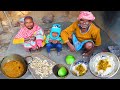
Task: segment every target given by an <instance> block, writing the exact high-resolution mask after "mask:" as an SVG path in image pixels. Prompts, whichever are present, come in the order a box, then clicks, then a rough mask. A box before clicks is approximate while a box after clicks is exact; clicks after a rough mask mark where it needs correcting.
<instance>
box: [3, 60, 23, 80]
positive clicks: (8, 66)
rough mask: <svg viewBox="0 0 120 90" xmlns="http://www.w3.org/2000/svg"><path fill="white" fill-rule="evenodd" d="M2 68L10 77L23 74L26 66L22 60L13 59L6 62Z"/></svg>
mask: <svg viewBox="0 0 120 90" xmlns="http://www.w3.org/2000/svg"><path fill="white" fill-rule="evenodd" d="M2 70H3V71H4V74H5V75H6V76H8V77H10V78H17V77H20V76H22V75H23V73H24V71H25V68H24V65H23V64H22V63H21V62H20V61H17V60H13V61H9V62H7V63H5V64H4V65H3V67H2Z"/></svg>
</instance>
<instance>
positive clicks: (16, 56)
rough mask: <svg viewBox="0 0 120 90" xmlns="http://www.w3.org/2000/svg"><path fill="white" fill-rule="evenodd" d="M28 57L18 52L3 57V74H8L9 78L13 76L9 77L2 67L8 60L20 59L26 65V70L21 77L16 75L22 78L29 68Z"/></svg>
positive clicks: (0, 65)
mask: <svg viewBox="0 0 120 90" xmlns="http://www.w3.org/2000/svg"><path fill="white" fill-rule="evenodd" d="M27 57H30V56H27ZM27 57H22V56H21V55H18V54H11V55H9V56H5V57H4V58H3V59H2V61H1V62H0V70H1V72H2V74H3V75H4V76H6V77H7V78H11V77H8V76H7V75H6V74H5V72H4V70H3V69H2V68H3V66H4V64H5V63H8V62H10V61H13V60H17V61H20V62H21V63H22V64H23V66H24V72H23V74H22V75H21V76H19V77H16V78H21V77H22V76H23V75H24V74H25V73H26V72H27V69H28V63H27V61H26V58H27Z"/></svg>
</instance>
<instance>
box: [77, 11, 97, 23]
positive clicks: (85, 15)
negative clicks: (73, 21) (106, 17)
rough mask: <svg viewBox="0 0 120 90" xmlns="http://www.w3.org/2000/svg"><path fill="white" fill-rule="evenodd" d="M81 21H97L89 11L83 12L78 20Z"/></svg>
mask: <svg viewBox="0 0 120 90" xmlns="http://www.w3.org/2000/svg"><path fill="white" fill-rule="evenodd" d="M80 19H86V20H91V21H94V20H95V16H94V15H93V14H92V12H89V11H81V12H80V14H79V16H78V18H77V20H80Z"/></svg>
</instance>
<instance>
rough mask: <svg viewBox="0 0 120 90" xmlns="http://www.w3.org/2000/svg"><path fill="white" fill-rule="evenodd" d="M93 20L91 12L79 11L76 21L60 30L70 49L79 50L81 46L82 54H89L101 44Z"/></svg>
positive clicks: (98, 31) (98, 30)
mask: <svg viewBox="0 0 120 90" xmlns="http://www.w3.org/2000/svg"><path fill="white" fill-rule="evenodd" d="M94 20H95V17H94V15H93V14H92V12H89V11H81V12H80V15H79V17H78V18H77V21H75V22H74V23H73V24H72V25H70V26H69V27H67V28H66V29H65V30H63V31H62V32H61V38H62V40H63V42H64V43H66V44H67V45H68V47H69V48H70V51H79V50H81V49H82V47H83V50H84V52H83V54H82V55H84V56H89V55H91V54H92V53H93V50H94V49H95V48H96V47H98V46H100V45H101V36H100V28H98V27H97V26H95V25H94V24H93V23H92V22H93V21H94ZM71 41H72V43H73V44H72V43H71Z"/></svg>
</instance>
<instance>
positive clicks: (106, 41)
mask: <svg viewBox="0 0 120 90" xmlns="http://www.w3.org/2000/svg"><path fill="white" fill-rule="evenodd" d="M59 24H61V25H62V28H63V29H64V28H66V27H67V26H69V25H70V24H71V22H64V23H63V22H62V23H59ZM40 26H41V27H43V28H50V27H51V26H52V24H47V25H40ZM15 34H16V33H15ZM101 37H102V45H101V46H100V47H99V48H98V49H97V50H95V52H94V53H93V55H95V54H97V53H99V52H102V51H108V48H107V47H108V46H110V45H116V44H115V43H114V42H113V41H112V40H111V39H110V38H109V37H108V35H107V34H106V33H105V32H104V30H101ZM81 52H82V51H79V52H70V51H69V49H68V48H67V46H66V45H64V46H63V50H62V53H61V55H60V56H57V54H56V51H51V55H52V56H51V60H53V61H55V62H56V63H57V64H64V65H66V66H67V67H68V69H69V68H70V65H67V64H66V63H65V56H66V55H68V54H71V55H74V56H75V58H76V59H77V60H85V61H87V62H88V61H89V59H90V57H88V58H83V57H82V55H81ZM38 53H40V54H42V55H44V56H47V52H46V49H45V48H42V50H41V51H40V52H38ZM9 54H20V55H22V56H24V57H25V56H27V55H29V54H30V53H28V52H26V51H25V50H24V48H23V47H22V46H21V45H13V44H12V40H11V43H10V45H9V47H8V50H7V51H6V53H5V56H6V55H9ZM119 74H120V70H119V71H118V73H117V74H116V75H115V76H113V77H112V78H110V79H119V78H120V76H119ZM0 79H6V77H5V76H3V75H2V74H0ZM21 79H34V78H33V77H32V75H31V73H30V72H29V70H28V71H27V73H26V74H25V75H24V76H23V77H22V78H21ZM46 79H58V78H57V77H56V76H55V75H54V74H52V75H51V76H50V77H48V78H46ZM65 79H99V78H98V77H95V76H94V75H93V74H92V73H91V72H90V71H89V70H88V72H87V73H86V74H85V75H84V76H80V77H76V76H74V75H73V74H72V73H71V72H70V74H69V75H68V76H67V77H66V78H65Z"/></svg>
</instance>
